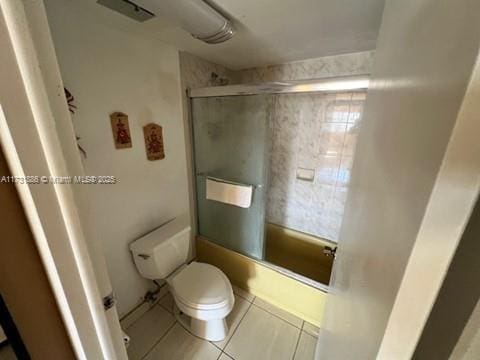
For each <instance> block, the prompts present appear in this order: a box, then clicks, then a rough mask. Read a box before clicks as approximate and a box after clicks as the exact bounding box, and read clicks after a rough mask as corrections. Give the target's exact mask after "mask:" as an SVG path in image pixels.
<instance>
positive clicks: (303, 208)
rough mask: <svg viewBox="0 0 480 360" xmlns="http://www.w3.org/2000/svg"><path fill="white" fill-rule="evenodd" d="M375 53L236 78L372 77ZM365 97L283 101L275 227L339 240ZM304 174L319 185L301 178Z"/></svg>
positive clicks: (274, 182)
mask: <svg viewBox="0 0 480 360" xmlns="http://www.w3.org/2000/svg"><path fill="white" fill-rule="evenodd" d="M374 54H375V53H374V52H373V51H367V52H360V53H353V54H345V55H337V56H329V57H322V58H317V59H309V60H304V61H296V62H291V63H288V64H280V65H272V66H265V67H258V68H253V69H246V70H242V71H238V72H236V73H234V76H233V81H234V82H238V83H255V82H266V81H281V80H300V79H315V78H325V77H335V76H347V75H359V74H369V73H370V71H371V68H372V64H373V59H374ZM365 97H366V94H365V93H348V94H328V95H325V94H318V93H317V94H289V95H285V94H283V95H276V99H275V102H274V107H273V116H272V124H271V155H270V163H269V182H270V184H269V187H268V193H267V199H268V200H267V201H268V202H267V221H269V222H272V223H275V224H278V225H281V226H285V227H288V228H291V229H295V230H298V231H302V232H306V233H309V234H313V235H315V236H319V237H322V238H326V239H329V240H332V241H338V236H339V232H340V226H341V223H342V220H343V211H344V207H345V200H346V196H347V192H348V185H349V179H350V170H351V166H352V163H353V157H354V152H355V144H356V139H357V133H358V129H359V126H360V119H361V115H362V111H363V104H364V102H365ZM298 171H303V172H304V173H307V174H310V175H309V176H312V175H313V178H312V179H311V180H303V179H299V178H297V172H298ZM299 175H300V176H299V177H304V176H302V174H299Z"/></svg>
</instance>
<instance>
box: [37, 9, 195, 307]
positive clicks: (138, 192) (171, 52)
mask: <svg viewBox="0 0 480 360" xmlns="http://www.w3.org/2000/svg"><path fill="white" fill-rule="evenodd" d="M45 4H46V8H47V13H48V17H49V22H50V26H51V30H52V36H53V40H54V43H55V49H56V52H57V57H58V61H59V64H60V69H61V72H62V77H63V80H64V83H65V86H66V87H67V88H68V89H69V90H70V91H71V92H72V94H73V95H74V96H75V104H76V105H77V107H78V110H77V111H76V113H75V115H74V116H73V121H74V127H75V130H76V133H77V135H78V136H80V137H81V141H80V142H81V144H82V146H83V147H84V148H85V150H86V151H87V153H88V158H87V159H85V160H84V166H85V172H86V173H87V174H88V175H113V176H116V178H117V184H116V185H102V186H100V185H94V186H91V185H90V186H89V188H88V191H87V196H88V198H89V203H88V204H87V205H86V206H83V207H82V209H81V211H83V212H84V213H87V214H88V215H87V220H86V222H87V224H86V226H87V228H88V229H89V230H90V231H89V235H90V236H92V237H93V238H94V239H93V241H95V242H99V243H101V244H102V246H103V250H104V254H105V257H106V261H107V266H108V269H109V273H110V277H111V281H112V285H113V289H114V291H115V293H116V296H117V299H118V310H119V313H120V315H123V314H125V313H126V312H128V311H129V310H131V309H132V308H133V307H134V306H135V305H136V304H138V303H139V301H140V299H141V297H142V296H143V295H144V294H145V292H146V291H147V289H148V288H149V287H150V286H151V285H150V283H149V282H148V281H146V280H144V279H142V278H141V277H140V275H139V274H138V273H137V270H136V268H135V266H134V264H133V261H132V259H131V255H130V252H129V250H128V244H129V243H130V242H131V241H133V240H135V239H136V238H137V237H139V236H141V235H142V234H144V233H146V232H148V231H150V230H151V229H152V228H154V227H156V226H158V225H160V224H161V223H163V222H165V221H166V220H168V219H170V218H172V217H174V216H177V215H179V214H181V213H184V212H188V209H189V206H188V185H187V170H186V155H185V139H184V127H183V120H182V109H181V93H180V74H179V60H178V52H177V50H176V49H174V48H173V47H171V46H168V45H165V44H163V43H162V42H160V41H158V40H156V39H155V38H154V37H153V36H152V35H150V34H149V33H148V32H146V31H144V28H142V27H141V26H140V25H141V24H140V23H137V22H135V21H133V20H131V19H129V18H127V17H124V16H123V15H120V14H117V13H115V12H112V11H111V10H108V9H106V8H104V7H101V6H98V5H97V4H96V3H95V1H69V0H46V1H45ZM114 111H122V112H125V113H127V114H128V115H129V121H130V131H131V136H132V141H133V147H132V148H131V149H122V150H116V149H115V147H114V144H113V138H112V133H111V128H110V119H109V115H110V113H112V112H114ZM150 122H156V123H158V124H160V125H161V126H163V131H164V141H165V152H166V158H165V159H164V160H160V161H153V162H151V161H148V160H147V158H146V154H145V146H144V141H143V129H142V126H144V125H146V124H147V123H150Z"/></svg>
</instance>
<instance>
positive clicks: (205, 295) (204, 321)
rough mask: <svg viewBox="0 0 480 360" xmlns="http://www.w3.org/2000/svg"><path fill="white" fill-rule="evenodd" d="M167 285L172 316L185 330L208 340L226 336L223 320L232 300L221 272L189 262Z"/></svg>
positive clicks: (230, 292) (204, 265)
mask: <svg viewBox="0 0 480 360" xmlns="http://www.w3.org/2000/svg"><path fill="white" fill-rule="evenodd" d="M167 283H168V285H169V287H170V291H171V293H172V296H173V299H174V302H175V305H174V314H175V317H176V318H177V320H178V321H179V322H180V323H181V324H182V325H183V326H184V327H185V328H186V329H187V330H189V331H190V332H191V333H192V334H194V335H196V336H198V337H201V338H203V339H207V340H209V341H220V340H223V339H224V338H225V337H226V336H227V333H228V327H227V324H226V321H225V318H226V316H227V315H228V314H230V312H231V311H232V308H233V305H234V302H235V298H234V296H233V291H232V286H231V284H230V281H229V280H228V278H227V277H226V276H225V274H223V272H222V271H221V270H220V269H218V268H216V267H215V266H212V265H209V264H204V263H199V262H192V263H190V264H189V265H187V266H185V267H183V268H182V269H181V270H180V271H179V272H178V273H177V274H175V275H174V276H173V277H171V278H168V279H167ZM182 314H184V315H186V316H187V318H185V316H181V315H182Z"/></svg>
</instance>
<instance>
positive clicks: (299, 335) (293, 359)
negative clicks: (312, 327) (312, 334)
mask: <svg viewBox="0 0 480 360" xmlns="http://www.w3.org/2000/svg"><path fill="white" fill-rule="evenodd" d="M302 332H303V330H300V331H299V333H298V338H297V343H296V344H295V350H294V351H293V355H292V360H295V355H297V350H298V345H299V344H300V337H301V336H302Z"/></svg>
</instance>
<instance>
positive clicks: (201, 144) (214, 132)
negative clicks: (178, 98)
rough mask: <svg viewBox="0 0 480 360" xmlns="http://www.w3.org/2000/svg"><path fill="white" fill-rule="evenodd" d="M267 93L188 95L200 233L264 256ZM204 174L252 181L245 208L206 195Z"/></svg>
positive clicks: (259, 256) (232, 179) (268, 98)
mask: <svg viewBox="0 0 480 360" xmlns="http://www.w3.org/2000/svg"><path fill="white" fill-rule="evenodd" d="M270 100H271V95H253V96H228V97H216V98H214V97H210V98H195V99H192V114H193V133H194V146H195V152H194V153H195V167H196V185H197V207H198V209H197V210H198V221H199V224H198V225H199V233H200V235H203V236H205V237H207V238H209V239H210V240H212V241H213V242H216V243H218V244H219V245H222V246H224V247H227V248H229V249H232V250H235V251H238V252H240V253H243V254H245V255H248V256H251V257H255V258H257V259H263V257H264V232H265V230H264V229H265V225H264V224H265V190H266V169H267V160H266V152H267V127H268V117H269V112H270ZM206 176H212V177H215V178H220V179H224V180H227V181H232V182H237V183H244V184H252V185H255V188H254V191H253V200H252V205H251V206H250V208H248V209H244V208H240V207H237V206H233V205H228V204H224V203H221V202H217V201H212V200H207V199H206Z"/></svg>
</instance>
